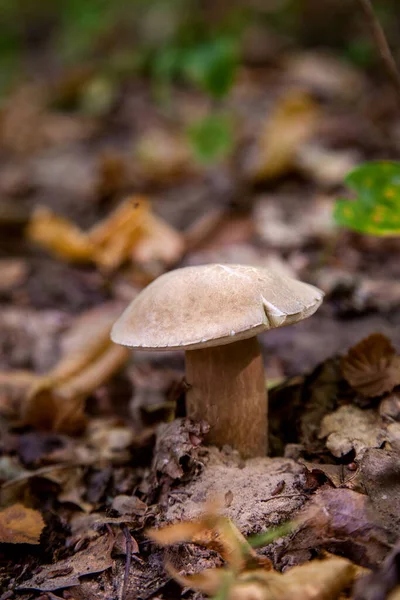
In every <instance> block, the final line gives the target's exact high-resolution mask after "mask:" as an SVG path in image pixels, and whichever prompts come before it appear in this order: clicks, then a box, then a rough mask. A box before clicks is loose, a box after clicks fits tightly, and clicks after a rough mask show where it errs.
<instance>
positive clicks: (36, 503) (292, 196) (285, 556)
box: [0, 52, 400, 600]
mask: <svg viewBox="0 0 400 600" xmlns="http://www.w3.org/2000/svg"><path fill="white" fill-rule="evenodd" d="M268 60H269V59H268V57H266V59H265V62H264V64H262V66H259V65H256V64H249V65H247V66H245V67H243V68H242V69H241V72H240V74H239V77H238V80H237V83H236V84H235V86H234V88H233V90H232V92H231V93H230V94H229V96H228V99H227V100H225V101H223V103H222V105H221V107H222V108H223V110H224V111H226V113H227V114H229V115H230V118H232V119H233V121H234V123H235V139H234V145H233V148H232V150H231V152H230V153H229V154H228V156H226V157H225V158H223V159H221V160H219V161H218V162H217V163H213V164H212V165H211V166H210V165H207V164H204V163H200V162H198V161H196V160H195V158H194V156H193V153H192V152H191V149H190V147H189V145H188V144H187V141H186V137H185V135H184V133H183V132H184V131H185V130H186V128H187V126H188V124H190V123H191V122H193V121H194V120H195V119H196V118H199V117H201V116H203V115H205V114H207V112H208V111H209V109H210V100H207V99H206V98H204V96H202V95H199V94H197V93H194V92H192V91H190V90H188V89H184V88H173V89H172V90H171V92H170V97H169V99H168V101H167V102H166V103H162V104H160V103H157V102H155V101H154V97H153V93H152V89H151V86H149V85H148V84H147V83H145V82H143V81H140V80H133V81H129V82H125V83H124V85H123V86H121V87H118V88H117V89H113V90H112V94H108V96H107V95H106V96H107V97H106V98H105V99H104V102H103V104H101V103H100V105H95V106H94V108H93V107H92V110H91V111H86V112H83V111H76V110H75V111H69V112H67V111H61V110H60V109H58V108H57V109H56V108H54V106H56V105H57V106H60V105H62V104H63V103H64V104H65V103H66V102H67V99H70V98H71V96H72V97H74V98H76V97H81V95H82V93H83V92H82V90H83V91H85V93H86V91H87V86H88V85H89V84H91V83H92V80H91V74H87V73H84V72H83V73H75V72H74V73H71V74H67V75H65V76H63V78H62V80H60V81H56V82H54V81H52V82H51V83H49V84H48V85H34V84H29V85H24V86H21V87H19V88H17V89H16V90H15V92H14V93H13V95H12V96H10V97H9V99H8V101H7V103H6V104H5V105H4V107H3V109H2V114H1V123H0V155H1V162H0V229H1V234H0V253H1V254H0V255H1V258H0V269H1V280H0V297H1V314H0V332H1V335H0V366H1V372H0V415H1V420H0V428H1V436H0V452H1V455H0V481H1V503H2V506H3V507H4V508H3V510H2V511H1V512H0V542H2V543H0V582H1V583H0V600H9V599H10V600H13V599H14V598H16V599H17V598H18V599H19V600H28V599H31V598H37V597H40V598H41V599H42V600H45V599H46V598H48V599H53V598H65V599H76V600H94V599H98V598H99V599H100V598H101V599H104V600H105V599H110V600H111V599H117V598H119V599H121V600H129V599H132V600H133V599H134V598H140V599H142V600H145V599H149V600H150V599H156V598H158V599H160V600H161V599H165V600H168V599H174V598H178V597H180V595H181V593H182V592H181V586H180V585H179V584H178V583H176V582H175V581H174V579H173V577H172V576H171V572H170V571H168V570H166V568H165V565H166V562H169V563H171V564H172V565H173V567H174V569H175V570H177V571H179V572H180V573H181V574H183V573H185V574H188V573H194V572H199V571H202V570H203V569H205V568H208V569H210V568H212V569H214V568H216V567H219V566H221V565H222V564H224V563H223V558H225V559H226V556H224V552H223V550H221V546H218V543H215V539H214V544H213V543H211V542H210V539H208V541H207V540H206V541H205V540H204V535H203V539H202V540H201V539H200V542H199V539H197V543H193V540H194V541H195V542H196V538H195V534H196V535H198V534H199V531H200V530H201V528H203V530H206V529H207V528H208V529H209V530H212V529H213V527H214V525H215V523H214V521H215V519H217V521H215V522H218V518H217V517H215V515H214V517H213V511H215V510H217V508H215V507H213V506H211V507H210V504H207V503H210V502H213V501H214V500H215V499H217V501H218V502H219V508H218V510H220V511H222V513H223V515H225V517H228V518H229V519H232V522H233V523H234V524H235V525H236V527H237V528H238V530H239V531H240V532H241V533H242V534H243V535H244V536H246V537H247V536H251V535H254V534H259V533H262V532H266V531H268V530H271V528H274V527H277V526H280V525H282V524H285V523H287V522H291V523H293V526H292V528H291V530H290V532H289V533H287V535H281V537H276V538H275V539H274V540H273V541H272V543H270V544H268V545H265V546H262V547H261V549H260V550H259V551H258V558H255V557H253V559H254V561H255V562H256V564H257V567H258V569H264V570H265V572H269V571H268V569H270V568H271V566H273V569H274V570H276V571H278V572H282V571H283V572H284V573H285V574H289V573H290V572H291V569H293V573H295V571H294V569H297V568H299V566H300V565H303V566H304V565H308V566H309V565H311V564H313V563H311V562H309V561H310V559H317V558H320V557H322V556H331V554H335V555H338V556H340V557H343V558H344V559H347V560H348V561H350V563H349V562H347V561H345V563H340V565H339V567H340V568H342V567H343V564H345V565H346V568H347V566H348V565H349V564H351V565H356V566H357V567H354V568H356V571H354V572H357V577H358V578H361V576H362V575H363V574H364V572H365V573H367V569H373V570H376V569H377V568H378V567H379V566H380V565H382V562H383V561H384V560H385V558H386V557H387V556H389V558H388V559H387V562H386V563H384V567H382V568H381V571H380V575H379V577H378V578H377V579H376V582H377V583H376V590H375V588H374V587H373V585H372V583H371V580H368V584H365V583H364V584H363V583H362V580H361V579H360V581H359V583H358V585H359V589H358V592H357V594H358V595H357V598H367V597H368V598H372V597H373V598H384V597H385V595H386V594H387V593H388V592H389V590H391V589H394V588H395V587H396V585H397V584H398V583H399V582H400V573H399V572H398V566H396V556H397V554H396V552H398V550H397V547H396V541H397V538H398V537H399V534H400V516H399V515H400V470H399V464H400V424H399V423H400V396H399V392H398V389H399V388H397V389H396V385H398V384H400V378H399V376H398V370H397V371H396V368H397V369H398V356H397V354H396V350H395V349H394V348H396V347H397V348H400V260H399V255H400V254H399V252H400V241H399V240H396V239H382V238H373V237H369V236H363V235H361V234H355V233H351V232H347V231H344V230H342V229H339V228H337V227H336V226H335V224H334V221H333V217H332V213H333V207H334V203H335V200H336V199H337V198H338V197H344V196H345V195H346V191H345V190H344V189H343V187H342V182H343V178H344V176H345V175H346V174H347V172H348V171H349V170H351V168H352V167H353V166H355V165H356V164H358V163H360V162H361V161H363V160H367V159H372V158H392V159H396V158H398V157H399V155H400V142H399V140H400V137H399V132H400V121H399V119H398V111H397V113H396V110H397V106H396V98H395V96H394V94H393V93H392V91H391V89H390V87H389V85H388V86H385V85H384V84H379V86H378V85H376V82H375V81H374V80H372V79H369V77H368V76H366V75H364V74H363V73H361V72H359V71H358V70H355V69H354V68H353V67H351V66H349V65H344V64H343V63H340V62H339V61H338V60H337V59H336V58H334V57H332V56H325V55H322V54H318V55H317V54H313V53H306V52H297V53H296V54H295V55H292V54H291V55H287V56H283V57H282V58H281V60H279V62H276V61H275V62H273V61H272V62H268ZM214 262H225V263H242V264H250V265H256V266H270V267H273V268H276V269H278V270H283V271H284V272H285V273H288V274H290V275H292V276H294V277H297V278H299V279H301V280H303V281H307V282H310V283H312V284H314V285H316V286H318V287H319V288H321V289H322V290H323V291H324V292H325V294H326V296H325V301H324V303H323V305H322V307H321V308H320V309H319V311H318V312H317V313H316V314H315V315H314V316H312V317H311V318H310V319H308V320H306V321H303V322H302V323H300V324H298V325H296V326H291V327H286V328H282V329H276V330H273V331H269V332H267V333H266V334H264V335H261V336H260V342H261V344H262V348H263V354H264V359H265V366H266V375H267V380H268V383H269V388H270V390H269V412H270V416H269V423H270V431H269V434H270V457H268V458H266V457H260V458H257V459H251V460H249V461H243V460H241V458H240V457H239V456H238V454H237V453H236V452H234V451H232V450H231V449H229V448H224V449H221V450H217V449H215V448H208V447H207V446H205V445H203V443H202V440H203V435H204V431H205V425H204V424H202V423H200V424H199V423H193V422H191V421H189V420H188V419H186V418H185V412H184V385H183V375H184V364H183V356H182V354H181V353H172V352H171V353H152V354H149V353H145V352H143V353H138V352H129V351H127V350H126V349H121V348H116V347H114V346H113V345H112V343H111V342H110V341H109V331H110V327H111V324H112V323H113V321H114V320H115V319H116V317H117V316H118V315H119V314H120V312H121V310H122V309H123V308H124V306H126V305H127V303H128V302H129V301H130V300H131V299H133V298H134V297H135V295H136V294H137V293H138V292H139V291H140V289H142V288H143V286H144V285H146V284H147V283H149V282H150V281H152V280H153V279H154V278H155V277H157V276H158V275H159V274H161V273H163V272H165V271H166V270H169V269H171V268H175V267H178V266H185V265H197V264H202V263H214ZM216 318H218V315H216ZM372 334H379V335H376V336H375V337H373V338H372V341H371V338H369V341H366V342H363V343H362V344H360V345H358V344H359V343H360V342H362V340H365V338H368V336H371V335H372ZM391 344H393V346H392V345H391ZM354 346H356V348H355V350H354V351H353V353H352V354H350V355H349V354H348V350H349V348H351V347H354ZM354 356H355V357H356V367H355V372H354V369H353V370H351V368H350V371H351V372H350V373H349V365H353V366H354ZM352 361H353V362H352ZM396 361H397V362H396ZM360 365H361V366H360ZM396 365H397V367H396ZM346 367H347V370H346ZM205 507H208V508H205ZM204 510H208V511H211V513H212V514H211V516H209V522H207V523H208V524H206V525H205V524H204V522H203V523H202V524H201V523H200V525H198V528H200V529H198V531H197V532H196V531H192V532H190V531H189V530H183V532H182V531H181V532H180V533H179V535H178V536H177V540H178V541H179V539H186V540H189V543H185V544H178V545H174V546H173V547H172V548H169V549H167V550H165V549H164V548H162V547H161V546H160V545H159V544H157V543H155V542H153V541H151V540H150V539H149V535H148V533H147V530H148V528H152V527H157V528H159V527H162V526H164V525H166V524H170V523H177V522H178V523H182V522H184V521H187V520H190V521H192V523H193V522H194V523H196V519H198V518H199V517H200V515H201V514H202V511H204ZM213 519H214V520H213ZM193 520H194V521H193ZM210 523H214V525H210ZM172 531H173V530H172ZM150 535H151V534H150ZM168 535H171V538H170V537H168ZM168 535H167V537H166V541H167V542H168V541H170V539H173V538H174V535H173V533H172V534H171V530H170V531H169V534H168ZM277 535H278V534H277ZM221 536H222V538H223V535H222V534H221V535H220V537H219V542H221ZM211 537H212V536H211ZM216 537H217V538H218V534H216ZM217 541H218V540H217ZM228 546H229V543H228ZM231 550H232V548H231ZM324 553H330V554H324ZM228 558H229V557H228ZM267 559H269V561H271V562H269V561H268V560H267ZM326 560H336V559H332V557H331V558H327V559H326ZM263 561H264V562H263ZM228 562H229V560H228ZM317 562H320V561H317ZM320 564H323V562H321V563H320ZM236 567H237V564H236ZM247 567H248V565H247V563H246V568H247ZM237 568H238V567H237ZM240 568H241V569H245V567H244V566H243V564H242V563H241V567H240ZM252 568H253V569H254V564H253V567H252ZM332 568H333V567H332ZM249 569H250V567H249ZM328 570H329V569H328ZM332 572H334V573H336V571H332ZM298 573H300V575H299V579H298V580H296V581H297V584H298V586H300V585H303V584H304V582H303V583H300V582H301V571H298ZM352 573H353V572H352ZM285 576H286V575H284V576H283V577H285ZM304 576H305V572H304V575H303V578H304ZM324 577H325V578H326V572H324V573H323V574H322V580H323V581H322V584H321V590H322V591H321V593H320V595H318V596H312V597H318V598H319V597H321V598H336V597H339V594H340V593H342V596H341V597H342V598H350V597H354V596H353V592H351V586H352V584H353V580H354V573H353V574H352V575H350V576H347V575H346V577H347V578H346V577H345V576H343V577H342V575H340V576H339V575H338V577H337V579H338V580H339V581H340V582H341V584H340V585H341V587H340V585H339V587H340V589H339V590H338V589H336V588H334V585H336V583H335V584H333V583H332V581H326V580H325V579H324ZM317 580H318V577H317V575H316V576H315V581H317ZM279 581H281V580H279ZM372 581H375V580H372ZM254 585H256V584H254ZM257 585H259V586H260V589H262V590H264V591H263V592H262V593H263V594H264V595H261V592H260V594H259V595H258V596H251V595H250V592H248V593H247V592H246V593H247V595H246V593H245V592H243V593H242V595H239V592H237V595H236V596H233V595H232V596H231V598H238V599H239V598H242V599H245V598H255V597H256V598H269V597H270V596H268V595H267V592H265V588H264V587H263V586H265V585H266V584H265V582H264V583H263V582H259V583H257ZM279 585H281V584H279ZM304 585H305V584H304ZM202 586H203V587H202ZM330 586H331V587H330ZM332 586H333V587H332ZM193 587H196V586H195V585H194V584H193ZM197 589H200V590H201V589H203V590H204V591H205V592H206V591H207V589H211V588H210V587H208V588H207V585H206V584H205V583H204V582H202V583H201V585H200V584H198V585H197ZM277 589H278V588H277ZM298 589H302V588H301V587H300V588H298ZM371 589H373V590H375V591H374V593H376V594H377V595H376V596H368V595H367V591H366V590H368V593H371ZM274 593H275V595H274V596H273V597H274V598H286V597H288V595H287V594H288V592H287V590H286V591H285V589H284V586H283V587H282V589H281V588H279V589H278V591H276V592H274ZM308 593H309V592H307V590H305V591H304V593H303V595H299V597H300V596H301V597H303V598H306V599H307V598H311V595H307V594H308ZM395 593H397V592H395ZM285 594H286V595H285ZM379 594H381V595H379ZM183 596H184V597H185V598H197V599H200V598H202V597H203V596H202V595H201V592H193V591H190V590H189V589H188V588H186V591H185V592H184V594H183ZM218 597H221V598H222V597H223V596H222V595H221V596H218ZM271 597H272V596H271ZM289 597H293V596H289ZM394 597H397V596H395V595H393V598H394Z"/></svg>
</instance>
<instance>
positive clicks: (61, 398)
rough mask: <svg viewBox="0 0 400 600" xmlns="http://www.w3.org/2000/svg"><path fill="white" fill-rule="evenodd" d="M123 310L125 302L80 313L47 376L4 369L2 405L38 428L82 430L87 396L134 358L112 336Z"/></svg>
mask: <svg viewBox="0 0 400 600" xmlns="http://www.w3.org/2000/svg"><path fill="white" fill-rule="evenodd" d="M119 310H120V308H119V306H118V307H116V306H115V305H106V306H104V307H101V308H100V309H99V308H96V309H94V310H90V311H88V312H87V313H85V314H84V315H81V316H80V317H78V318H77V319H76V322H75V324H74V326H73V327H72V330H71V331H70V332H69V335H68V340H67V341H68V343H67V344H66V347H65V349H64V350H65V352H64V354H63V355H62V356H61V358H60V360H59V362H58V363H57V364H56V365H55V367H54V368H53V369H52V370H51V371H49V372H48V373H46V374H45V375H43V376H38V375H35V374H34V373H29V372H19V371H17V372H14V373H13V372H11V373H3V374H2V373H0V391H1V392H2V394H1V395H0V410H1V411H2V412H3V413H5V414H8V416H9V417H10V418H11V417H12V416H16V417H17V419H19V422H20V424H21V423H22V424H24V425H31V426H33V427H35V428H37V429H44V430H51V431H57V432H60V433H68V434H76V433H79V432H80V431H82V429H83V428H84V426H85V424H86V418H85V412H84V409H85V400H86V398H87V397H88V396H89V395H90V394H91V393H92V392H93V391H94V390H96V389H97V388H98V387H99V386H101V385H102V384H104V383H105V382H106V381H108V380H109V379H110V378H111V377H112V376H113V375H114V373H116V372H117V371H118V370H119V369H120V368H121V367H122V366H123V365H124V364H125V362H126V361H127V359H128V358H129V354H130V353H129V350H128V349H127V348H124V347H123V346H116V345H115V344H113V343H112V342H111V340H110V331H111V326H112V323H113V321H114V319H115V317H116V315H117V314H118V313H119ZM3 406H4V407H3Z"/></svg>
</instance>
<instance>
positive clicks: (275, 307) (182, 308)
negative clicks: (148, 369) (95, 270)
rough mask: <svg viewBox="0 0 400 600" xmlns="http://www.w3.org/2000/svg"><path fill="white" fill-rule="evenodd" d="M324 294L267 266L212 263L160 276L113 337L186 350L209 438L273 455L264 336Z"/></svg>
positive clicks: (192, 391)
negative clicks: (261, 337)
mask: <svg viewBox="0 0 400 600" xmlns="http://www.w3.org/2000/svg"><path fill="white" fill-rule="evenodd" d="M322 298H323V292H321V291H320V290H319V289H318V288H316V287H314V286H312V285H308V284H306V283H302V282H300V281H296V280H294V279H291V278H289V277H287V276H285V275H282V274H278V273H276V272H273V271H271V270H269V269H266V268H256V267H250V266H244V265H225V264H210V265H202V266H195V267H184V268H181V269H176V270H174V271H170V272H168V273H165V274H164V275H161V276H160V277H158V279H156V280H155V281H153V282H152V283H151V284H150V285H148V286H147V287H146V288H145V289H144V290H143V291H142V292H141V293H140V294H139V295H138V296H137V297H136V298H135V299H134V300H133V301H132V302H131V304H130V305H129V306H128V308H127V309H126V310H125V311H124V313H123V314H122V315H121V317H120V318H119V319H118V320H117V321H116V323H115V324H114V326H113V328H112V332H111V339H112V340H113V341H114V342H116V343H117V344H122V345H124V346H130V347H132V348H136V349H137V350H153V351H155V350H185V357H186V382H187V384H188V390H187V394H186V404H187V415H188V416H189V417H190V418H191V419H194V420H202V419H204V420H205V421H207V422H208V423H209V425H210V431H209V434H208V436H207V437H206V441H207V443H209V444H215V445H217V446H219V447H222V446H223V445H224V444H229V445H230V446H232V447H234V448H236V449H237V450H238V451H239V452H240V453H241V455H242V456H243V457H244V458H248V457H253V456H263V455H265V454H266V453H267V435H268V433H267V390H266V381H265V374H264V368H263V361H262V356H261V352H260V346H259V343H258V340H257V335H258V334H259V333H261V332H263V331H266V330H268V329H273V328H275V327H282V326H283V325H290V324H292V323H297V322H298V321H301V320H302V319H305V318H307V317H309V316H310V315H312V314H313V313H314V312H315V311H316V310H317V308H318V307H319V306H320V304H321V302H322Z"/></svg>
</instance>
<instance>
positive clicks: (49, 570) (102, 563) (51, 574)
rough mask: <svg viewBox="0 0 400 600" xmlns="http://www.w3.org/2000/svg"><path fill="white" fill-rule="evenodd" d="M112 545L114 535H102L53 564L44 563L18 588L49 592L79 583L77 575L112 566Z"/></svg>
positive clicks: (96, 571)
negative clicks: (79, 550)
mask: <svg viewBox="0 0 400 600" xmlns="http://www.w3.org/2000/svg"><path fill="white" fill-rule="evenodd" d="M113 545H114V537H113V536H111V535H103V536H101V537H100V538H98V539H97V540H95V541H94V542H92V543H90V544H89V546H88V547H87V548H85V549H84V550H82V551H81V552H77V553H76V554H74V555H73V556H71V557H69V558H66V559H64V560H60V561H58V562H57V563H55V564H51V565H45V566H44V567H43V569H41V571H39V573H36V574H35V575H33V577H31V578H30V579H28V581H25V582H24V583H22V584H21V585H20V586H19V588H18V589H20V590H25V589H33V590H40V591H42V592H51V591H53V590H58V589H60V588H66V587H71V586H73V585H79V577H82V576H83V575H91V574H92V573H100V572H101V571H105V570H106V569H109V568H110V567H111V566H112V564H113V560H112V558H111V551H112V548H113Z"/></svg>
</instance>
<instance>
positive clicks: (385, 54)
mask: <svg viewBox="0 0 400 600" xmlns="http://www.w3.org/2000/svg"><path fill="white" fill-rule="evenodd" d="M357 1H358V4H359V5H360V7H361V9H362V11H363V12H364V15H365V17H366V20H367V23H368V26H369V28H370V31H371V35H372V38H373V40H374V42H375V45H376V47H377V49H378V52H379V54H380V57H381V59H382V62H383V64H384V66H385V68H386V71H387V73H388V75H389V77H390V78H391V80H392V82H393V85H394V87H395V89H396V91H397V94H398V95H399V97H400V72H399V70H398V68H397V65H396V61H395V60H394V57H393V54H392V51H391V49H390V47H389V44H388V41H387V39H386V35H385V32H384V31H383V28H382V25H381V24H380V22H379V21H378V18H377V16H376V14H375V12H374V9H373V6H372V4H371V1H370V0H357Z"/></svg>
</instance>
